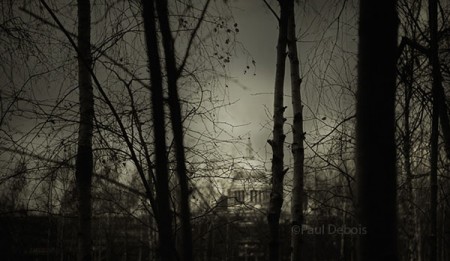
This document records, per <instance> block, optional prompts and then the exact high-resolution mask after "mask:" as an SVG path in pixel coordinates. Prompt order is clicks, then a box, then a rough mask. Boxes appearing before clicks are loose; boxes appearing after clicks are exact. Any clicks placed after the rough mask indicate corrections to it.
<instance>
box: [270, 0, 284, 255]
mask: <svg viewBox="0 0 450 261" xmlns="http://www.w3.org/2000/svg"><path fill="white" fill-rule="evenodd" d="M279 4H280V18H279V32H278V42H277V65H276V73H275V90H274V112H273V134H272V135H273V137H272V140H269V141H268V142H269V144H270V145H271V147H272V154H273V156H272V188H271V193H270V201H269V208H268V213H267V222H268V225H269V237H270V239H269V260H270V261H278V260H279V258H280V250H279V247H280V246H279V244H280V242H279V230H280V228H279V227H280V215H281V207H282V206H283V179H284V175H285V172H286V171H285V170H284V169H283V168H284V140H285V137H286V136H285V135H284V133H283V125H284V122H285V120H286V119H285V118H284V117H283V113H284V110H285V107H283V95H284V92H283V89H284V75H285V68H286V64H285V62H286V43H287V24H288V19H287V18H288V14H287V10H286V7H285V6H286V1H284V0H280V1H279Z"/></svg>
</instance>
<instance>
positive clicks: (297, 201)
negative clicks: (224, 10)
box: [287, 0, 305, 261]
mask: <svg viewBox="0 0 450 261" xmlns="http://www.w3.org/2000/svg"><path fill="white" fill-rule="evenodd" d="M287 2H288V3H287V10H289V11H288V12H289V18H288V19H289V21H288V32H287V40H288V41H287V46H288V50H289V54H288V57H289V61H290V70H291V95H292V97H291V99H292V108H293V113H294V120H293V124H292V136H293V141H292V148H291V150H292V154H293V156H294V173H293V181H292V183H293V184H292V204H291V220H292V225H293V226H299V227H301V226H302V224H303V219H304V218H303V202H304V159H305V148H304V145H303V140H304V139H305V136H304V132H303V109H302V98H301V92H300V85H301V82H302V80H301V78H300V62H299V60H298V52H297V37H296V30H295V12H294V9H295V8H294V1H293V0H290V1H287ZM298 231H299V230H298V229H296V230H294V229H292V230H291V233H292V238H291V246H292V254H291V260H292V261H297V260H302V254H303V253H302V252H303V251H302V250H303V249H302V247H303V242H302V233H298ZM300 231H301V229H300Z"/></svg>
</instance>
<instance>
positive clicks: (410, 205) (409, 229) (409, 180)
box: [403, 57, 417, 261]
mask: <svg viewBox="0 0 450 261" xmlns="http://www.w3.org/2000/svg"><path fill="white" fill-rule="evenodd" d="M411 59H413V58H412V57H411ZM408 66H409V68H407V70H408V72H407V74H408V75H407V76H406V78H405V91H404V99H405V110H404V116H403V117H404V121H403V123H404V136H403V140H404V141H403V154H404V164H405V174H406V181H405V190H406V191H405V193H406V202H404V204H403V205H404V207H405V213H404V216H405V220H406V222H405V224H406V233H407V238H408V260H410V261H414V260H417V250H416V249H417V240H416V239H417V238H416V227H417V225H416V216H415V215H416V211H415V209H414V208H415V207H414V206H415V204H414V202H415V195H414V190H413V174H412V170H411V127H410V122H409V117H410V114H411V113H410V103H411V99H412V88H413V86H412V77H413V68H412V66H413V62H412V61H411V63H410V64H409V65H408Z"/></svg>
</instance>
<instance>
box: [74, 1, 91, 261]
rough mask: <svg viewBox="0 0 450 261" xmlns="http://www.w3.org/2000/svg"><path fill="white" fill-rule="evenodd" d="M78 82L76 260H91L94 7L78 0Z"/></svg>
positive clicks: (87, 2)
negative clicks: (92, 38) (92, 41)
mask: <svg viewBox="0 0 450 261" xmlns="http://www.w3.org/2000/svg"><path fill="white" fill-rule="evenodd" d="M77 3H78V50H79V55H78V85H79V92H80V94H79V95H80V96H79V101H80V125H79V130H78V151H77V157H76V163H75V168H76V169H75V177H76V184H77V194H78V195H77V196H78V211H79V230H78V252H77V259H78V260H83V261H89V260H91V259H92V231H91V227H92V209H91V208H92V204H91V186H92V172H93V159H92V135H93V120H94V95H93V88H92V80H91V75H90V67H92V58H91V43H90V42H91V8H90V2H89V0H78V2H77Z"/></svg>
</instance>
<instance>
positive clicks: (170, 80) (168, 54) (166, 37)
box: [156, 0, 193, 261]
mask: <svg viewBox="0 0 450 261" xmlns="http://www.w3.org/2000/svg"><path fill="white" fill-rule="evenodd" d="M156 9H157V13H158V19H159V24H160V27H161V35H162V41H163V47H164V55H165V58H166V60H165V61H166V73H167V87H168V89H169V109H170V120H171V123H172V130H173V136H174V143H175V158H176V166H177V167H176V173H177V176H178V183H179V186H180V191H179V193H180V196H179V199H180V202H179V203H180V220H181V238H182V244H181V245H182V251H181V260H185V261H191V260H193V253H192V227H191V210H190V206H189V184H188V182H189V181H188V176H187V171H186V163H185V162H186V158H185V153H184V142H183V123H182V119H181V105H180V100H179V97H178V86H177V80H178V75H177V66H176V62H175V50H174V41H173V38H172V31H171V30H170V23H169V12H168V9H167V1H166V0H161V1H157V2H156Z"/></svg>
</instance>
